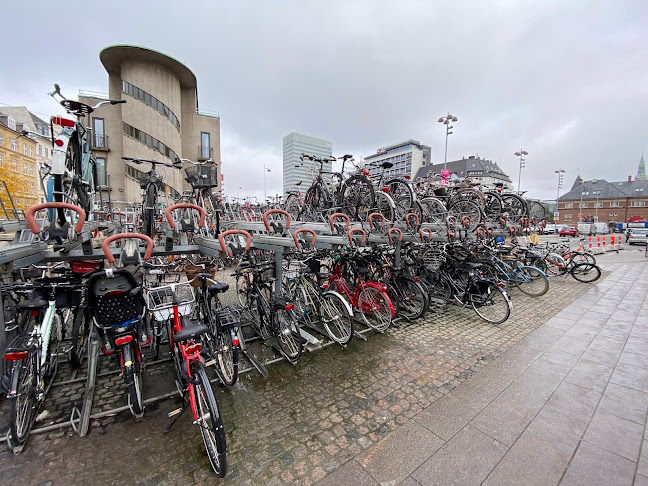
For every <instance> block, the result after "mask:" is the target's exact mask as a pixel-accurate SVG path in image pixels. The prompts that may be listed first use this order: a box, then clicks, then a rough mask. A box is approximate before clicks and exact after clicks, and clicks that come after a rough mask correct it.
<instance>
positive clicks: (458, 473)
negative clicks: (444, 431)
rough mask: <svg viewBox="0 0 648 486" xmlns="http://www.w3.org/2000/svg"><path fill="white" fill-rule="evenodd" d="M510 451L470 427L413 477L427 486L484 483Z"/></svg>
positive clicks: (454, 438)
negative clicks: (507, 451)
mask: <svg viewBox="0 0 648 486" xmlns="http://www.w3.org/2000/svg"><path fill="white" fill-rule="evenodd" d="M506 450H507V448H506V446H504V445H503V444H500V443H499V442H497V441H496V440H494V439H492V438H491V437H488V436H487V435H485V434H483V433H481V432H479V431H478V430H476V429H474V428H473V427H471V426H468V427H466V428H464V429H463V430H462V431H461V432H459V433H458V434H457V435H455V436H454V437H453V438H452V439H451V440H450V441H448V443H447V444H446V445H444V446H443V447H442V448H441V449H439V451H437V452H436V453H435V454H434V455H433V456H432V457H431V458H430V459H429V460H427V461H426V462H425V463H424V464H423V465H422V466H421V467H420V468H418V469H417V470H416V471H415V472H414V473H413V474H412V477H413V478H414V479H416V480H417V481H418V482H419V483H420V484H421V485H423V486H427V485H439V486H441V485H446V484H448V485H450V484H453V485H472V484H475V485H477V484H481V482H482V481H483V480H484V479H485V478H486V476H487V475H488V473H489V472H490V471H491V470H492V469H493V467H494V466H495V465H496V464H497V463H498V461H499V460H500V459H501V458H502V457H503V456H504V454H505V453H506Z"/></svg>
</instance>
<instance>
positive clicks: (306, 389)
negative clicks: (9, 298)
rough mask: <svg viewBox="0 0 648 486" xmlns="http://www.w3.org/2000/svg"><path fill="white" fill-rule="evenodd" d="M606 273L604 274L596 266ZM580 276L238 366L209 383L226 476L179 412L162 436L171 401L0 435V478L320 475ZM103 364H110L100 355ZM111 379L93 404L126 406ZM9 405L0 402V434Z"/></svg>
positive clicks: (277, 479)
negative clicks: (488, 310) (2, 439)
mask: <svg viewBox="0 0 648 486" xmlns="http://www.w3.org/2000/svg"><path fill="white" fill-rule="evenodd" d="M606 274H607V272H606V273H605V274H604V275H606ZM590 288H591V285H587V284H581V283H578V282H576V281H574V280H573V279H571V277H567V278H564V277H559V278H554V279H553V280H552V283H551V288H550V291H549V292H548V294H546V295H545V296H543V297H540V298H535V299H534V298H529V297H527V296H525V295H523V294H521V293H520V292H519V291H517V290H512V291H511V294H512V298H513V313H512V316H511V318H510V319H509V320H508V321H507V322H506V323H504V324H503V325H500V326H493V325H490V324H487V323H485V322H483V321H482V320H481V319H479V318H478V317H477V315H476V314H475V313H474V311H472V310H471V309H461V308H459V307H456V306H449V307H448V308H447V309H443V310H439V311H437V312H429V313H428V314H427V315H426V316H425V317H424V318H423V319H421V320H419V321H417V322H414V323H407V324H403V325H401V327H398V328H393V329H391V330H389V331H388V332H387V333H385V334H382V335H378V334H371V333H370V334H368V335H367V337H368V340H367V341H366V342H365V341H361V340H354V341H352V343H351V344H350V345H349V346H348V347H347V348H346V349H342V348H340V347H339V346H328V347H326V348H324V349H323V350H321V351H318V352H316V353H314V354H312V355H309V354H305V355H304V356H303V357H302V359H301V360H300V361H299V363H298V364H297V365H296V366H292V365H289V364H287V363H286V362H282V363H277V364H275V365H272V366H270V367H269V369H268V370H269V377H268V378H263V377H260V376H258V375H256V374H253V373H248V374H246V375H244V376H243V377H242V378H241V379H240V381H239V383H238V384H237V385H236V386H235V387H233V388H232V389H224V388H219V387H215V392H216V398H217V400H218V403H219V407H220V408H221V413H222V415H223V417H224V422H225V427H226V430H227V440H228V461H229V464H228V466H229V467H228V469H229V471H228V474H227V477H226V478H225V479H224V480H217V479H216V478H215V477H214V476H213V474H212V473H211V470H210V468H209V464H208V461H207V458H206V455H205V451H204V448H203V444H202V440H201V438H200V433H199V431H198V430H197V429H196V428H195V427H193V426H192V424H191V420H190V417H189V414H187V415H186V416H184V417H182V418H181V419H180V420H179V421H178V423H176V425H175V426H174V427H173V428H172V429H171V431H170V432H169V433H167V434H165V433H164V428H165V427H166V426H167V425H168V423H169V419H168V418H167V416H166V415H167V413H168V412H169V411H170V410H172V409H174V408H176V407H177V406H178V405H177V401H176V400H173V399H169V400H164V401H161V402H158V403H156V404H153V405H150V406H148V407H147V410H146V412H145V415H144V417H143V418H142V419H140V420H135V419H133V418H132V417H131V415H130V413H129V412H122V413H119V414H117V415H115V416H111V417H106V418H103V419H100V420H94V421H93V422H92V424H91V428H90V434H89V435H88V436H87V437H85V438H79V437H78V436H76V435H75V434H73V433H72V430H71V429H70V428H65V429H61V430H57V431H54V432H49V433H41V434H34V435H32V436H31V437H30V439H29V441H28V444H27V446H26V448H25V451H24V452H23V453H22V454H21V455H17V456H14V455H13V454H11V452H10V451H9V450H8V449H7V448H6V445H4V444H2V445H0V482H2V483H3V484H7V485H11V484H21V485H22V484H55V485H58V484H61V485H63V484H72V483H74V484H76V485H80V484H93V485H94V484H138V485H139V484H141V485H150V486H153V485H157V484H183V485H188V484H215V483H220V482H222V483H227V484H264V485H266V484H268V485H279V484H304V485H308V484H312V483H315V482H317V481H319V480H321V479H323V478H324V477H326V476H327V475H331V473H333V472H334V471H336V470H338V469H339V468H340V467H341V466H342V465H344V464H345V463H348V462H349V461H350V460H351V459H353V458H355V457H356V456H359V455H360V454H362V453H363V451H365V450H366V449H368V448H370V447H372V446H373V445H374V444H376V443H377V442H379V441H380V440H381V439H383V438H384V437H386V436H388V435H390V434H391V433H392V432H393V431H395V430H396V429H399V428H401V427H403V426H405V425H406V424H408V422H410V421H411V419H412V418H413V417H414V416H415V415H417V414H419V413H420V412H421V411H422V410H423V409H425V408H426V407H428V406H430V404H432V403H433V402H435V401H436V400H438V399H439V398H441V397H442V396H444V395H446V394H447V393H448V392H449V391H450V390H452V389H453V388H455V387H456V386H458V385H459V384H461V383H462V382H464V381H466V380H467V379H468V378H469V377H470V376H472V375H474V374H475V373H478V372H479V371H480V370H481V369H482V368H484V367H485V366H487V365H488V363H489V362H491V361H493V360H496V359H497V357H498V356H499V355H500V354H501V353H502V352H504V351H505V350H506V349H507V348H509V347H511V346H512V345H514V344H515V343H517V342H518V341H520V340H521V339H522V338H524V337H525V336H526V335H528V334H529V333H530V332H532V331H533V330H534V329H536V328H537V327H539V326H540V325H542V324H543V323H544V322H546V321H547V320H549V319H550V318H551V317H553V316H554V315H555V314H556V313H558V312H559V311H560V310H561V309H563V308H564V307H565V306H567V305H568V304H570V303H571V302H572V301H573V300H575V299H576V298H578V297H579V296H580V295H582V294H584V293H585V292H586V291H587V290H588V289H590ZM102 367H104V369H105V370H108V369H110V368H111V367H112V369H116V367H117V365H116V363H115V362H114V361H110V360H108V359H104V360H103V361H102ZM144 384H145V397H149V396H154V395H156V394H160V393H164V392H168V391H171V390H173V387H174V384H173V377H172V374H171V370H170V366H169V364H168V363H166V364H160V365H151V366H149V367H148V368H147V370H146V371H145V375H144ZM123 390H124V389H123V384H122V382H121V378H120V377H119V376H118V375H116V374H112V375H108V376H106V377H103V378H102V380H101V381H100V382H99V387H98V391H97V394H96V400H95V408H94V409H93V412H98V411H100V410H105V409H110V408H112V407H115V406H120V405H124V404H125V397H124V392H123ZM82 391H83V383H77V384H74V385H70V386H59V387H53V388H52V390H51V391H50V396H49V398H48V401H47V402H46V406H45V409H46V410H47V411H48V412H49V413H50V415H49V416H48V417H47V418H46V419H45V420H43V421H42V422H41V423H39V424H38V426H41V425H47V424H48V423H50V422H52V421H60V420H62V419H64V418H65V417H67V416H68V415H69V413H70V410H71V408H72V406H73V405H74V404H77V405H78V404H79V403H80V400H81V393H82ZM7 416H8V404H7V403H6V402H5V403H2V404H0V432H1V433H4V431H5V430H6V420H7Z"/></svg>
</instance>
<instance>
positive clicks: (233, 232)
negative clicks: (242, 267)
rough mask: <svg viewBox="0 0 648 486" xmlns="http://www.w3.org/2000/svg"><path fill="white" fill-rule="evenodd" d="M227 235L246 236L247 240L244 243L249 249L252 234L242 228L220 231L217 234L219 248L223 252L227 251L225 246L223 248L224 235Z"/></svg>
mask: <svg viewBox="0 0 648 486" xmlns="http://www.w3.org/2000/svg"><path fill="white" fill-rule="evenodd" d="M227 235H243V236H245V238H247V241H246V243H245V249H246V250H249V249H250V245H252V235H251V234H250V233H248V232H247V231H243V230H236V229H235V230H227V231H225V232H224V233H221V234H220V235H218V242H219V243H220V246H221V250H223V253H227V248H225V237H226V236H227Z"/></svg>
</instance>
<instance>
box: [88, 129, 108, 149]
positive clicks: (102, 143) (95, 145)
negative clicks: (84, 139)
mask: <svg viewBox="0 0 648 486" xmlns="http://www.w3.org/2000/svg"><path fill="white" fill-rule="evenodd" d="M91 144H92V150H101V151H104V152H109V151H110V149H109V148H108V135H99V134H98V133H94V134H93V135H92V140H91Z"/></svg>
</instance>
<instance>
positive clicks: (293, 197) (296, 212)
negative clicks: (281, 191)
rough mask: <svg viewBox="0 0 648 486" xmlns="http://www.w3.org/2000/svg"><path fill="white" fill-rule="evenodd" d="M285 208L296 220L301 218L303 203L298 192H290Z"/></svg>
mask: <svg viewBox="0 0 648 486" xmlns="http://www.w3.org/2000/svg"><path fill="white" fill-rule="evenodd" d="M284 210H285V211H286V212H287V213H288V214H290V217H291V218H292V219H293V220H294V221H298V220H299V216H300V215H301V211H302V208H301V204H300V202H299V195H297V194H294V193H292V194H288V197H287V198H286V203H285V204H284Z"/></svg>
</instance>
